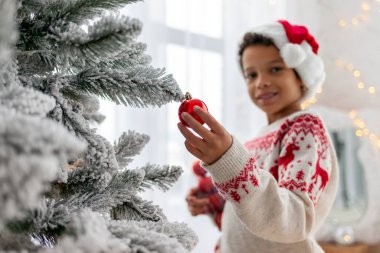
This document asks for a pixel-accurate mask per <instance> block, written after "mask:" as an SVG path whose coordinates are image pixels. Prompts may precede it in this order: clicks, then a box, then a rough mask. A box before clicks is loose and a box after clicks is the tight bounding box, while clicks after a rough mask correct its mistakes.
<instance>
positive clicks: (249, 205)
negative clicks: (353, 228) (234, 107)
mask: <svg viewBox="0 0 380 253" xmlns="http://www.w3.org/2000/svg"><path fill="white" fill-rule="evenodd" d="M202 166H203V167H204V168H205V169H206V170H207V171H209V172H210V174H211V176H212V178H213V180H214V183H215V185H216V187H217V188H218V190H219V192H220V193H221V194H222V195H223V197H224V198H226V199H227V202H226V205H225V208H224V212H223V218H222V237H221V242H220V245H219V246H220V247H219V250H220V252H221V253H269V252H270V253H273V252H281V253H288V252H289V253H309V252H313V253H320V252H323V250H322V249H321V248H320V246H319V245H318V244H317V243H316V241H315V239H314V238H313V235H314V233H315V232H316V230H317V228H318V227H319V226H320V225H321V224H322V223H323V221H324V220H325V218H326V216H327V215H328V213H329V211H330V209H331V207H332V204H333V202H334V199H335V195H336V190H337V185H338V166H337V160H336V155H335V150H334V148H333V146H332V142H331V139H330V137H329V135H328V132H327V130H326V127H325V125H324V123H323V122H322V120H321V118H320V117H319V116H318V115H316V114H314V113H311V112H309V111H301V112H297V113H294V114H292V115H290V116H288V117H286V118H283V119H280V120H277V121H276V122H274V123H272V124H270V125H268V126H266V127H264V128H263V129H262V131H261V132H260V133H259V136H258V137H257V138H255V139H253V140H252V141H249V142H247V143H246V145H245V147H244V146H243V145H242V144H240V143H239V142H238V141H237V140H236V139H233V144H232V146H231V147H230V149H229V150H228V151H227V152H226V153H225V154H224V155H223V156H222V157H221V158H220V159H219V160H218V161H216V162H215V163H213V164H212V165H207V164H205V163H202Z"/></svg>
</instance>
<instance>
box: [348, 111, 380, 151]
mask: <svg viewBox="0 0 380 253" xmlns="http://www.w3.org/2000/svg"><path fill="white" fill-rule="evenodd" d="M349 117H350V118H351V120H352V123H353V124H354V126H355V127H356V128H357V129H356V131H355V135H356V136H357V137H359V138H362V137H367V138H368V139H369V140H370V141H371V142H372V143H373V145H375V146H376V147H378V148H380V137H379V136H377V135H376V134H375V133H373V132H371V130H369V129H368V128H367V125H366V124H365V122H364V121H363V120H362V119H361V118H359V117H358V115H357V113H356V111H350V112H349Z"/></svg>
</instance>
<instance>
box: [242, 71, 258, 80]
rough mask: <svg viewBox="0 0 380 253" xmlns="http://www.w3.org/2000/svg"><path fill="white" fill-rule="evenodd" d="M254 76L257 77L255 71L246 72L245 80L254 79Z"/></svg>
mask: <svg viewBox="0 0 380 253" xmlns="http://www.w3.org/2000/svg"><path fill="white" fill-rule="evenodd" d="M256 77H257V74H256V73H248V74H246V75H245V79H247V80H250V79H254V78H256Z"/></svg>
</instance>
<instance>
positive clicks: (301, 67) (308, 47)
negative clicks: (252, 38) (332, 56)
mask: <svg viewBox="0 0 380 253" xmlns="http://www.w3.org/2000/svg"><path fill="white" fill-rule="evenodd" d="M251 32H253V33H258V34H262V35H264V36H266V37H268V38H271V39H272V40H273V42H274V44H275V45H276V47H277V48H278V49H279V50H280V55H281V57H282V58H283V60H284V62H285V65H286V66H287V67H289V68H294V69H295V70H296V71H297V73H298V75H299V76H300V78H301V80H302V82H303V84H304V85H305V87H306V92H305V96H304V99H309V98H312V97H313V96H314V95H315V93H316V92H317V91H318V89H319V88H320V87H321V86H322V83H323V82H324V80H325V78H326V73H325V67H324V64H323V61H322V59H321V57H319V56H318V54H317V53H318V47H319V45H318V43H317V41H316V40H315V38H314V37H313V36H312V35H311V34H310V33H309V31H308V29H307V28H306V27H305V26H299V25H292V24H290V23H289V22H288V21H286V20H278V21H277V22H273V23H269V24H265V25H262V26H258V27H255V28H253V29H252V30H251Z"/></svg>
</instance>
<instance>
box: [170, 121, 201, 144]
mask: <svg viewBox="0 0 380 253" xmlns="http://www.w3.org/2000/svg"><path fill="white" fill-rule="evenodd" d="M177 126H178V129H179V131H180V132H181V134H182V135H183V136H184V137H185V138H186V140H187V141H189V142H190V143H191V144H192V146H194V147H196V148H198V149H202V148H204V146H205V144H204V140H202V139H201V138H199V137H198V136H196V135H195V134H193V133H192V132H191V131H190V130H189V129H188V128H187V127H185V126H184V125H183V124H182V123H178V124H177Z"/></svg>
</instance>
